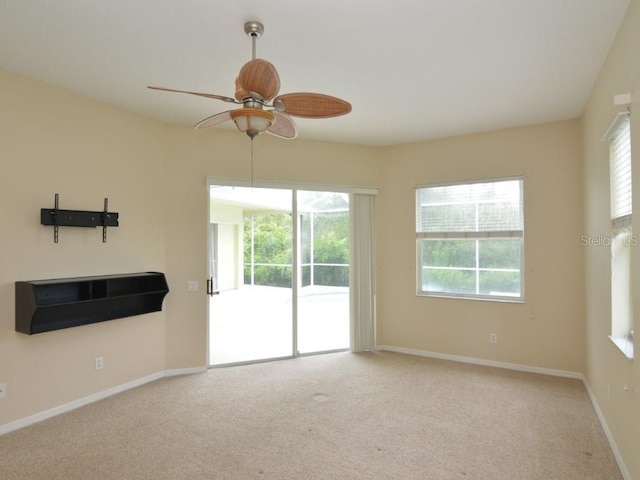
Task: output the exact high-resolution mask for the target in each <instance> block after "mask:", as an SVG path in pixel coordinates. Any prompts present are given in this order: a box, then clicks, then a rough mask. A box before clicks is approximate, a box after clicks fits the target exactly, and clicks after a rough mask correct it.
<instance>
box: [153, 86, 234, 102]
mask: <svg viewBox="0 0 640 480" xmlns="http://www.w3.org/2000/svg"><path fill="white" fill-rule="evenodd" d="M147 88H151V89H152V90H163V91H165V92H176V93H188V94H189V95H198V96H199V97H207V98H213V99H214V100H222V101H223V102H228V103H238V102H236V101H235V100H234V99H233V98H231V97H225V96H224V95H214V94H213V93H199V92H188V91H186V90H174V89H173V88H163V87H151V86H149V87H147Z"/></svg>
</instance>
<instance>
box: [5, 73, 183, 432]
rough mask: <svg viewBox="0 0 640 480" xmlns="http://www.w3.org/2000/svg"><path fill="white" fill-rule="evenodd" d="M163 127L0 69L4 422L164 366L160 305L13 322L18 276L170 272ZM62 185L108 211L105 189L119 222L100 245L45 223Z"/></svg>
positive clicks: (74, 198) (75, 202)
mask: <svg viewBox="0 0 640 480" xmlns="http://www.w3.org/2000/svg"><path fill="white" fill-rule="evenodd" d="M161 134H162V129H161V128H160V125H158V124H157V123H155V122H152V121H150V120H147V119H145V118H142V117H138V116H135V115H131V114H129V113H127V112H124V111H122V110H119V109H116V108H114V107H110V106H107V105H104V104H101V103H98V102H95V101H92V100H89V99H86V98H82V97H80V96H78V95H74V94H71V93H69V92H66V91H64V90H60V89H56V88H53V87H50V86H47V85H45V84H42V83H39V82H37V81H34V80H30V79H28V78H26V77H22V76H18V75H14V74H11V73H8V72H6V71H2V70H0V211H1V212H2V215H1V217H2V224H1V225H0V232H1V233H0V382H6V383H7V384H8V395H7V396H6V397H5V398H0V425H4V424H6V423H9V422H11V421H14V420H17V419H21V418H24V417H27V416H29V415H32V414H35V413H38V412H42V411H45V410H47V409H50V408H53V407H56V406H60V405H63V404H65V403H68V402H71V401H73V400H77V399H79V398H82V397H85V396H87V395H90V394H93V393H96V392H100V391H103V390H106V389H108V388H111V387H114V386H117V385H121V384H124V383H126V382H130V381H133V380H137V379H140V378H143V377H145V376H148V375H151V374H154V373H157V372H160V371H162V370H163V369H164V366H165V353H164V344H165V315H164V313H163V312H159V313H153V314H147V315H144V316H139V317H135V318H124V319H118V320H114V321H110V322H103V323H100V324H95V325H88V326H83V327H77V328H71V329H65V330H59V331H55V332H48V333H42V334H38V335H32V336H28V335H24V334H21V333H16V332H15V331H14V282H15V281H17V280H36V279H47V278H58V277H73V276H83V275H99V274H110V273H126V272H139V271H148V270H157V271H164V270H165V241H164V237H165V228H164V218H163V193H162V192H163V189H164V181H165V171H164V168H165V167H164V164H165V161H166V149H165V148H164V147H163V145H162V143H161V141H160V140H161V139H162V137H161ZM55 193H59V194H60V208H62V209H71V210H74V209H75V210H93V211H96V210H102V208H103V202H104V198H105V197H108V198H109V210H111V211H115V212H118V213H119V214H120V227H118V228H110V229H109V230H108V239H107V243H104V244H103V243H102V231H101V229H91V228H69V227H67V228H62V227H61V228H60V233H59V243H57V244H55V243H54V242H53V228H52V227H45V226H42V225H40V209H41V208H44V207H51V208H52V207H53V205H54V194H55ZM169 282H170V284H172V282H171V278H169ZM171 286H173V285H171ZM98 355H102V356H103V357H104V361H105V368H104V370H101V371H99V372H97V371H95V369H94V358H95V357H96V356H98Z"/></svg>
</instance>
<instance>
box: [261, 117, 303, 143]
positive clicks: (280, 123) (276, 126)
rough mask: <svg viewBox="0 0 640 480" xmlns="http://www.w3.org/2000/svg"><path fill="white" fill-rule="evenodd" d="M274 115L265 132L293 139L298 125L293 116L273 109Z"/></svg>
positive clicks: (296, 134) (296, 133)
mask: <svg viewBox="0 0 640 480" xmlns="http://www.w3.org/2000/svg"><path fill="white" fill-rule="evenodd" d="M271 113H273V115H274V116H275V121H274V122H273V125H271V126H270V127H269V128H267V132H268V133H270V134H271V135H274V136H276V137H280V138H287V139H293V138H296V137H297V136H298V127H296V124H295V122H294V121H293V118H291V117H290V116H289V115H287V114H286V113H282V112H277V111H273V112H271Z"/></svg>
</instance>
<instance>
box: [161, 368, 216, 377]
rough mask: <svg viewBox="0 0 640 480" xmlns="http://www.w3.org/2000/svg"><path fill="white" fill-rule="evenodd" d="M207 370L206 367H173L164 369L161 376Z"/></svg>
mask: <svg viewBox="0 0 640 480" xmlns="http://www.w3.org/2000/svg"><path fill="white" fill-rule="evenodd" d="M207 370H208V369H207V367H190V368H174V369H173V370H165V371H164V375H163V376H165V377H175V376H178V375H193V374H194V373H204V372H206V371H207Z"/></svg>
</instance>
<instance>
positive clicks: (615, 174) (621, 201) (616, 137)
mask: <svg viewBox="0 0 640 480" xmlns="http://www.w3.org/2000/svg"><path fill="white" fill-rule="evenodd" d="M630 133H631V130H630V128H629V118H628V117H626V118H625V119H624V120H623V121H622V122H621V123H620V125H619V126H618V128H617V129H616V130H615V132H614V134H613V136H612V137H611V139H610V141H609V149H610V151H609V158H610V159H611V173H610V177H611V224H612V228H613V230H614V231H618V230H621V229H624V228H626V227H628V226H630V225H631V201H632V188H631V135H630Z"/></svg>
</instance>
